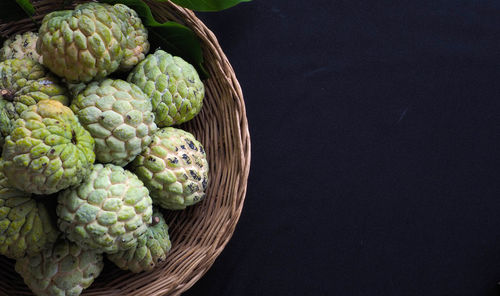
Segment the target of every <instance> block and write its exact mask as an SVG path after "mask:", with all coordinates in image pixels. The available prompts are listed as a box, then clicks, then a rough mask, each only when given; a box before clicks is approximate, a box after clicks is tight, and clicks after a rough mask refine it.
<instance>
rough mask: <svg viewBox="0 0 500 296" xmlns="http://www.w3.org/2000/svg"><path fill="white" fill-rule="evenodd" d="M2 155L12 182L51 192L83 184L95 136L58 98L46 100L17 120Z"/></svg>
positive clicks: (26, 188)
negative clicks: (93, 136)
mask: <svg viewBox="0 0 500 296" xmlns="http://www.w3.org/2000/svg"><path fill="white" fill-rule="evenodd" d="M2 156H3V160H4V161H5V164H4V165H5V167H4V172H5V175H6V176H7V178H8V180H9V182H10V184H11V185H13V186H14V187H16V188H18V189H20V190H22V191H26V192H31V193H35V194H51V193H55V192H57V191H60V190H62V189H65V188H67V187H69V186H74V185H77V184H79V183H80V182H81V181H82V180H83V179H84V178H85V177H86V176H87V175H88V174H89V173H90V171H91V168H92V164H93V163H94V160H95V154H94V139H93V138H92V137H91V136H90V134H89V132H87V131H86V130H85V129H84V128H83V127H82V126H81V125H80V123H79V122H78V119H77V117H76V116H75V115H74V114H73V112H72V111H71V109H69V108H68V107H66V106H64V105H63V104H61V103H60V102H58V101H54V100H42V101H40V102H38V103H37V104H36V105H32V106H29V107H28V108H27V109H26V110H25V111H24V112H23V113H21V117H20V118H19V119H17V120H15V121H14V123H13V125H12V132H11V134H10V135H9V136H8V137H7V138H6V139H5V144H4V149H3V154H2Z"/></svg>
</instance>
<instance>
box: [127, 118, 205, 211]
mask: <svg viewBox="0 0 500 296" xmlns="http://www.w3.org/2000/svg"><path fill="white" fill-rule="evenodd" d="M131 170H132V171H133V172H134V173H135V174H136V175H137V176H138V177H139V178H140V179H141V180H142V181H143V182H144V184H145V185H146V187H147V188H148V189H149V191H150V193H151V198H152V199H153V202H154V203H155V204H157V205H159V206H160V207H162V208H165V209H169V210H182V209H185V208H186V207H187V206H191V205H193V204H196V203H197V202H199V201H201V200H202V199H203V198H204V197H205V190H206V188H207V183H208V162H207V158H206V154H205V150H204V149H203V145H202V144H201V143H200V142H198V141H197V140H196V139H195V138H194V136H193V135H192V134H190V133H188V132H186V131H183V130H181V129H177V128H173V127H167V128H162V129H159V130H158V131H157V132H156V133H155V135H154V136H153V141H152V142H151V144H150V145H149V146H148V148H146V150H144V151H143V152H142V153H141V154H140V155H139V156H137V158H136V159H135V160H134V161H133V162H132V165H131Z"/></svg>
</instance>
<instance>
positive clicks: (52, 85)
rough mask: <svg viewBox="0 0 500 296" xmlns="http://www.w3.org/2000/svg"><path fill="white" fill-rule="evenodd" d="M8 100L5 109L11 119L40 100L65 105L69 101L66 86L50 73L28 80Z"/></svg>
mask: <svg viewBox="0 0 500 296" xmlns="http://www.w3.org/2000/svg"><path fill="white" fill-rule="evenodd" d="M10 100H11V101H12V102H10V103H8V104H7V106H6V110H7V113H8V115H9V118H10V119H11V120H16V119H18V118H19V117H20V115H21V113H22V112H23V111H24V110H26V109H28V107H29V106H32V105H35V104H36V103H38V102H40V101H41V100H55V101H59V102H61V103H62V104H63V105H65V106H68V105H69V102H70V98H69V93H68V90H67V88H66V87H65V86H64V85H63V84H61V82H60V81H59V79H57V78H55V77H53V76H51V75H49V76H46V77H43V78H40V79H37V80H34V81H31V82H29V83H28V84H27V85H26V86H24V87H23V88H21V89H20V90H19V91H18V92H16V93H15V94H14V96H13V97H11V98H10Z"/></svg>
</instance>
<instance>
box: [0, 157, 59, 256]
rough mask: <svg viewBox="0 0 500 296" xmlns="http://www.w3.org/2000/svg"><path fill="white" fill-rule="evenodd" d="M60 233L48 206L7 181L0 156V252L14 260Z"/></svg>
mask: <svg viewBox="0 0 500 296" xmlns="http://www.w3.org/2000/svg"><path fill="white" fill-rule="evenodd" d="M58 234H59V232H58V231H57V229H56V228H55V227H54V225H53V224H52V221H51V219H50V217H49V214H48V212H47V210H46V209H45V206H44V205H43V204H42V203H40V202H37V201H35V200H34V199H33V198H31V194H30V193H26V192H21V191H19V190H17V189H15V188H13V187H12V186H11V185H10V184H9V183H8V181H7V178H6V177H5V175H4V173H3V162H2V161H1V159H0V254H2V255H5V256H7V257H9V258H14V259H15V258H21V257H23V256H25V255H26V254H28V255H29V254H35V253H37V252H40V251H41V250H43V249H44V248H45V247H47V246H48V245H50V244H52V243H53V242H54V241H55V240H56V238H57V236H58Z"/></svg>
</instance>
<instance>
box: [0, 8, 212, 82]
mask: <svg viewBox="0 0 500 296" xmlns="http://www.w3.org/2000/svg"><path fill="white" fill-rule="evenodd" d="M0 1H1V0H0ZM101 2H105V3H109V4H116V3H121V4H125V5H127V6H128V7H130V8H132V9H133V10H135V11H136V12H137V14H138V15H139V16H140V17H141V19H142V22H143V24H144V25H145V26H146V27H147V29H148V32H149V38H148V39H149V41H150V43H151V47H152V48H155V47H160V48H161V49H163V50H165V51H166V52H168V53H170V54H172V55H175V56H180V57H182V58H183V59H184V60H186V61H187V62H189V63H190V64H192V65H193V66H194V67H195V68H196V70H197V71H198V74H199V75H200V78H202V79H205V78H207V77H208V76H209V75H208V72H207V71H206V70H205V68H204V67H203V63H204V62H203V53H202V50H201V45H200V40H199V39H198V36H196V34H195V33H194V32H193V31H192V30H191V29H189V28H188V27H186V26H183V25H181V24H178V23H176V22H165V23H160V22H158V21H157V20H155V18H154V17H153V14H152V13H151V9H150V7H149V6H148V5H147V4H146V3H144V2H143V1H142V0H102V1H101Z"/></svg>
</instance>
